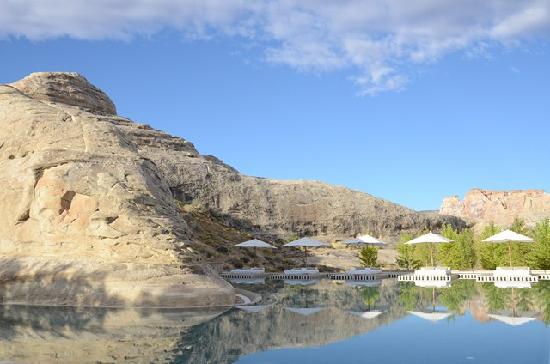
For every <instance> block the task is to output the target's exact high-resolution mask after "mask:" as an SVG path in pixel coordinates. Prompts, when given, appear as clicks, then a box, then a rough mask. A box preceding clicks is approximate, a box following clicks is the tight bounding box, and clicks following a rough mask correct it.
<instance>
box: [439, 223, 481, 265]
mask: <svg viewBox="0 0 550 364" xmlns="http://www.w3.org/2000/svg"><path fill="white" fill-rule="evenodd" d="M442 235H443V236H445V237H446V238H448V239H451V240H453V242H452V243H449V244H441V246H440V249H439V252H438V260H439V261H440V262H441V263H443V264H444V265H445V266H447V267H450V268H451V269H473V268H474V266H475V264H476V252H475V242H474V232H473V231H472V230H470V229H465V230H462V231H461V232H458V231H456V230H455V229H453V228H452V227H451V226H450V225H445V227H444V228H443V231H442Z"/></svg>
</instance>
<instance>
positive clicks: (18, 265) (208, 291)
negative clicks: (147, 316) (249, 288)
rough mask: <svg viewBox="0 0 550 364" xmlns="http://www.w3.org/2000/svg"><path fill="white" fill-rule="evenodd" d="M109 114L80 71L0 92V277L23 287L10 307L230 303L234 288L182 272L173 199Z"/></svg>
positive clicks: (182, 229)
mask: <svg viewBox="0 0 550 364" xmlns="http://www.w3.org/2000/svg"><path fill="white" fill-rule="evenodd" d="M73 96H74V98H72V97H73ZM114 110H115V109H114V106H113V104H112V102H111V101H110V100H109V98H108V97H107V96H106V95H105V94H103V93H102V92H101V91H99V90H98V89H96V88H95V87H93V86H92V85H90V84H89V83H88V82H87V81H86V80H85V79H84V78H83V77H81V76H78V75H76V74H62V73H61V74H60V73H55V74H49V73H38V74H33V75H31V76H29V77H27V78H26V79H24V80H22V81H19V82H16V83H14V84H12V85H4V86H0V182H1V184H2V186H4V188H3V189H2V191H1V192H0V211H2V224H1V225H0V281H6V280H8V278H10V277H11V278H12V280H13V279H15V281H16V283H13V284H9V285H5V286H4V287H3V288H2V295H3V299H4V301H5V302H12V301H14V302H29V303H33V304H54V303H59V304H68V305H71V304H87V305H121V306H125V305H134V306H136V305H137V306H140V305H151V304H153V305H158V306H164V305H168V306H174V305H176V306H179V305H183V306H189V305H204V304H231V303H232V302H233V294H232V289H231V287H230V286H228V285H226V284H225V283H224V282H222V281H219V280H216V279H215V278H211V277H208V276H206V275H201V274H195V273H194V272H193V271H192V270H191V269H190V266H185V267H184V268H183V269H181V266H182V263H183V262H185V260H186V259H192V258H191V257H190V256H191V255H192V254H191V253H190V252H188V251H187V250H185V245H186V244H188V243H190V240H189V237H190V233H189V231H188V228H187V225H186V223H185V221H184V219H183V217H182V215H181V213H180V212H179V211H180V210H179V206H178V204H177V201H176V200H175V199H174V198H173V195H172V192H171V190H170V187H169V185H168V184H167V183H166V180H165V178H164V177H163V174H162V172H161V171H159V169H158V168H157V167H156V165H155V164H154V162H152V161H150V160H149V159H147V158H146V157H144V156H142V155H140V153H139V151H138V147H137V146H136V144H134V143H133V142H132V141H131V140H129V139H128V136H127V135H126V134H125V133H123V132H121V130H120V129H119V127H118V126H117V124H118V123H119V118H118V117H117V116H116V115H112V114H111V113H113V112H114ZM104 114H105V115H104ZM120 122H122V121H120ZM124 122H127V121H126V120H124ZM36 277H40V278H41V281H39V282H32V285H26V282H27V281H28V280H33V279H34V278H36ZM84 281H85V282H86V286H89V287H90V288H89V290H90V292H87V291H84V290H82V289H80V287H81V286H82V283H83V282H84ZM21 282H25V283H21ZM57 282H64V283H66V284H65V285H63V284H61V285H60V284H57ZM67 282H72V283H74V284H73V285H69V284H67ZM50 287H54V288H55V289H54V290H53V291H55V292H56V294H53V298H52V297H50V294H48V295H46V296H47V297H48V298H46V296H45V295H44V292H47V291H48V289H49V288H50ZM99 287H102V289H101V290H100V289H99ZM29 292H34V293H37V294H35V295H29V294H28V293H29ZM91 292H95V293H96V294H93V295H91ZM113 296H115V297H116V299H114V298H113Z"/></svg>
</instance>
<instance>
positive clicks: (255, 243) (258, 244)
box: [235, 239, 277, 249]
mask: <svg viewBox="0 0 550 364" xmlns="http://www.w3.org/2000/svg"><path fill="white" fill-rule="evenodd" d="M235 246H238V247H239V248H268V249H277V247H275V246H273V245H271V244H268V243H266V242H265V241H261V240H257V239H252V240H247V241H245V242H242V243H240V244H237V245H235Z"/></svg>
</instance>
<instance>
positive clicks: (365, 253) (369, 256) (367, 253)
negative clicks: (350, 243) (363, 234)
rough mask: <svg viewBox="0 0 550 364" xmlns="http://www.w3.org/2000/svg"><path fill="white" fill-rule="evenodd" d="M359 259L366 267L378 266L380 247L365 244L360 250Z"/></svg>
mask: <svg viewBox="0 0 550 364" xmlns="http://www.w3.org/2000/svg"><path fill="white" fill-rule="evenodd" d="M359 260H360V261H361V264H363V266H365V267H378V264H377V263H376V261H377V260H378V248H376V247H374V246H365V247H363V248H362V249H361V250H360V251H359Z"/></svg>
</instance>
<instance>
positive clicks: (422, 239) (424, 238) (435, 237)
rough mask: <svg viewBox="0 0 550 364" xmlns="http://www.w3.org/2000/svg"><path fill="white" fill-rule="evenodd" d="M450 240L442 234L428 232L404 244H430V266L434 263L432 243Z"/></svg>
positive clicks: (442, 242) (449, 241)
mask: <svg viewBox="0 0 550 364" xmlns="http://www.w3.org/2000/svg"><path fill="white" fill-rule="evenodd" d="M451 242H452V240H451V239H447V238H446V237H444V236H442V235H439V234H434V233H428V234H424V235H421V236H419V237H418V238H415V239H413V240H409V241H407V242H406V243H405V244H406V245H414V244H424V243H428V244H430V258H431V261H432V266H433V265H434V254H433V246H432V245H433V244H444V243H451Z"/></svg>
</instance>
